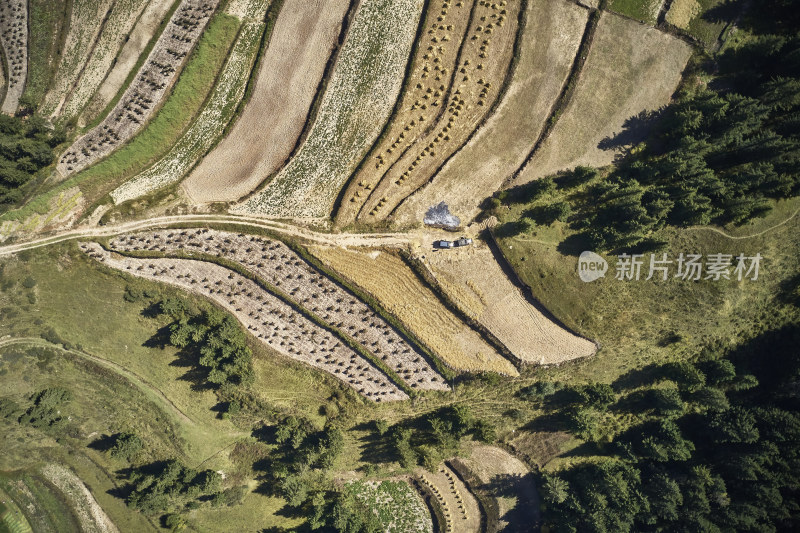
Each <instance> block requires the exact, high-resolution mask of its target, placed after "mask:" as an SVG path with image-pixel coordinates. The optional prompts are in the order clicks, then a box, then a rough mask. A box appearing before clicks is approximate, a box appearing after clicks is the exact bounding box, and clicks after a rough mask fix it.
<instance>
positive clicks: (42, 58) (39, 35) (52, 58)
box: [23, 0, 68, 102]
mask: <svg viewBox="0 0 800 533" xmlns="http://www.w3.org/2000/svg"><path fill="white" fill-rule="evenodd" d="M67 4H68V2H66V1H65V0H30V1H29V2H28V9H29V12H28V25H29V35H30V37H29V42H28V79H27V81H26V85H25V93H24V95H23V96H24V98H25V99H26V100H29V101H31V102H41V101H42V100H44V95H45V93H46V92H47V89H48V87H49V86H50V81H51V80H52V78H53V74H54V73H55V70H56V68H57V67H58V56H57V54H59V53H61V50H60V49H61V45H62V42H61V41H62V37H63V35H62V28H63V25H64V24H65V21H64V13H65V12H66V8H67Z"/></svg>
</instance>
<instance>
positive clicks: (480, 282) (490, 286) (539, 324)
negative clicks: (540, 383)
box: [426, 240, 597, 364]
mask: <svg viewBox="0 0 800 533" xmlns="http://www.w3.org/2000/svg"><path fill="white" fill-rule="evenodd" d="M426 260H427V264H428V266H429V267H430V269H431V271H432V272H433V274H434V276H435V277H436V278H437V280H438V281H439V283H440V286H441V288H442V289H443V290H444V291H445V292H446V293H447V294H448V295H449V296H450V298H452V299H453V300H454V301H455V302H457V303H458V305H459V306H460V307H461V308H462V310H463V311H464V312H465V313H467V314H468V315H470V316H471V317H472V318H474V319H476V320H478V321H479V322H480V323H481V324H483V325H484V326H485V327H486V328H487V329H488V330H489V331H491V332H492V333H493V334H494V335H495V336H496V337H497V338H498V339H499V340H500V342H502V343H503V344H504V345H505V346H506V347H507V348H508V349H509V350H510V351H511V353H513V354H514V355H515V356H516V357H518V358H519V359H520V360H521V361H524V362H526V363H536V364H555V363H561V362H564V361H568V360H570V359H577V358H580V357H587V356H590V355H593V354H594V353H595V351H596V350H597V348H596V347H595V345H594V344H593V343H592V342H590V341H588V340H586V339H583V338H581V337H578V336H576V335H573V334H572V333H570V332H568V331H567V330H565V329H563V328H562V327H560V326H559V325H557V324H555V323H554V322H552V321H551V320H550V319H548V318H547V317H546V316H544V315H543V314H542V313H541V312H540V311H539V310H538V309H536V308H535V307H534V306H532V305H531V304H529V303H528V301H527V300H526V299H525V296H524V295H523V294H522V293H521V291H520V289H518V288H517V287H516V286H514V284H513V283H512V282H511V280H509V279H508V277H507V276H506V275H505V273H504V272H503V269H502V268H501V267H500V265H499V264H498V263H497V261H496V260H495V258H494V256H493V255H492V252H491V250H490V249H489V247H488V246H487V245H486V244H485V243H483V242H481V241H477V240H476V241H475V243H474V244H473V245H472V246H470V247H467V248H461V249H454V250H442V251H437V252H433V253H428V254H426Z"/></svg>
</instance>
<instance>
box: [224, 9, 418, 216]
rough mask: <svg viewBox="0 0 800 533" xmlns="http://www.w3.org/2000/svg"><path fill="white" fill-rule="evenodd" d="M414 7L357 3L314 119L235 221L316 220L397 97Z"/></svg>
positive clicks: (326, 212) (414, 23) (411, 35)
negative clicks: (272, 218)
mask: <svg viewBox="0 0 800 533" xmlns="http://www.w3.org/2000/svg"><path fill="white" fill-rule="evenodd" d="M422 7H423V1H422V0H394V1H390V0H363V1H362V2H361V4H360V5H359V8H358V11H357V12H356V14H355V16H354V19H353V22H352V26H351V27H350V30H349V32H348V35H347V40H346V41H345V43H344V45H343V46H342V49H341V51H340V53H339V58H338V63H337V65H336V67H335V69H334V72H333V75H332V77H331V80H330V82H329V83H328V87H327V91H326V93H325V96H324V97H323V100H322V103H321V104H320V109H319V113H318V114H317V117H316V121H315V122H314V125H313V126H312V128H311V130H310V132H309V134H308V137H307V138H306V140H305V142H304V143H303V145H302V146H301V147H300V149H299V151H298V152H297V154H296V155H295V157H294V158H293V159H292V160H291V161H290V162H289V164H288V165H287V166H286V167H285V168H284V169H283V170H281V171H280V172H279V173H278V174H277V176H275V178H274V179H273V180H272V181H271V182H270V183H269V184H267V186H266V188H264V189H263V190H262V191H260V192H258V193H257V194H255V195H254V196H252V197H251V198H250V199H249V200H247V201H245V202H243V203H241V204H239V205H238V206H236V207H234V208H233V209H232V210H231V211H232V212H234V213H238V214H251V215H261V216H278V217H324V216H328V215H329V214H330V211H331V209H332V207H333V204H334V202H335V200H336V197H337V195H338V194H339V191H340V189H341V187H342V186H343V185H344V184H345V182H346V180H347V178H348V177H349V176H350V175H351V173H352V172H353V171H354V170H355V167H356V166H357V165H358V163H359V161H361V159H362V157H363V156H364V154H365V153H366V152H367V151H368V150H369V147H370V146H371V145H372V143H373V142H374V141H375V139H376V138H377V137H378V135H379V134H380V132H381V130H382V129H383V126H384V124H385V122H386V120H387V119H388V117H389V114H390V113H391V111H392V108H393V107H394V104H395V101H396V100H397V96H398V93H399V91H400V88H401V85H402V82H403V77H404V74H405V67H406V64H407V62H408V60H409V55H410V52H411V47H412V45H413V41H414V36H415V34H416V30H417V26H418V23H419V19H420V16H421V14H422Z"/></svg>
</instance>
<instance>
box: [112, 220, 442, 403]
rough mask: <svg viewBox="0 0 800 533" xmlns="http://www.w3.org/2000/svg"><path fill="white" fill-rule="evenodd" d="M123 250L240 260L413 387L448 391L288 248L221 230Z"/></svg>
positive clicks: (368, 313)
mask: <svg viewBox="0 0 800 533" xmlns="http://www.w3.org/2000/svg"><path fill="white" fill-rule="evenodd" d="M110 246H111V247H112V248H114V249H117V250H120V251H128V252H135V251H142V250H144V251H156V252H161V253H169V252H176V251H187V252H198V253H203V254H209V255H214V256H216V257H220V258H224V259H226V260H229V261H235V262H237V263H239V264H240V265H242V266H243V267H244V268H246V269H247V270H249V271H250V272H252V273H253V274H255V275H256V276H258V277H259V278H260V279H263V280H264V281H266V282H267V283H269V284H271V285H272V286H274V287H276V288H277V289H278V290H280V291H281V292H283V293H284V294H286V295H287V296H288V298H290V299H291V300H292V301H294V302H296V303H297V305H299V306H301V307H303V308H304V309H306V310H308V311H309V312H311V313H313V314H314V315H316V316H318V317H319V318H320V319H321V320H323V321H324V322H325V323H327V324H330V325H331V326H332V327H335V328H336V329H338V330H339V331H341V332H343V333H345V334H346V335H348V336H349V337H351V338H352V339H354V340H355V341H356V342H357V343H359V344H360V345H361V346H362V347H364V348H365V349H366V350H367V351H369V352H370V353H371V354H372V355H373V356H374V357H375V358H376V360H377V359H380V360H382V361H383V363H384V364H385V365H387V367H388V368H389V369H390V370H392V371H393V372H395V373H396V374H397V375H398V376H399V377H400V378H401V379H402V380H403V381H405V382H406V383H407V384H408V385H409V386H410V387H412V388H415V389H421V390H447V388H448V387H447V384H446V383H445V382H444V379H443V378H442V377H441V375H439V374H438V373H437V372H436V371H435V370H434V369H433V368H432V367H431V365H430V364H429V363H428V361H427V360H426V359H425V357H424V355H423V354H422V353H421V352H420V351H419V349H418V348H417V347H415V346H414V345H413V344H411V343H409V342H408V341H406V339H405V338H403V336H401V335H400V334H399V333H398V332H397V331H396V330H395V329H394V328H393V327H392V326H391V325H390V324H388V323H387V322H386V321H385V320H384V319H383V317H381V316H380V315H379V314H378V313H376V312H375V311H373V310H372V309H370V308H369V307H368V306H367V305H366V304H365V303H364V302H362V301H361V300H359V299H358V298H357V297H356V296H355V295H353V294H352V293H351V292H349V291H348V290H346V289H345V288H343V287H341V286H340V285H338V284H336V283H335V282H333V281H332V280H330V279H329V278H328V277H327V276H325V275H323V274H321V273H320V272H319V271H318V270H317V269H315V268H313V267H312V266H311V265H309V264H308V263H306V262H305V261H304V260H303V259H302V258H301V257H300V256H298V255H297V254H296V253H295V252H294V250H292V249H291V248H289V247H288V246H287V245H286V244H284V243H282V242H280V241H277V240H272V239H268V238H265V237H258V236H249V235H244V234H234V233H228V232H222V231H217V230H209V229H203V230H180V231H179V230H161V231H156V232H153V233H146V234H138V235H127V236H121V237H118V238H116V239H113V240H112V241H111V242H110Z"/></svg>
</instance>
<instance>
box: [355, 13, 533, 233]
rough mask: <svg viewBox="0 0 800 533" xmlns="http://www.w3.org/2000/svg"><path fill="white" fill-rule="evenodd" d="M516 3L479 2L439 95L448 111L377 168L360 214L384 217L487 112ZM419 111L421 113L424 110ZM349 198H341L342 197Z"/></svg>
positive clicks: (508, 45) (505, 62)
mask: <svg viewBox="0 0 800 533" xmlns="http://www.w3.org/2000/svg"><path fill="white" fill-rule="evenodd" d="M520 5H521V3H520V2H508V3H507V2H505V1H500V2H496V3H490V2H485V1H484V2H482V1H479V2H478V5H477V7H476V8H475V17H474V18H473V20H472V23H471V25H470V28H469V30H468V31H467V36H466V41H465V42H464V45H463V49H462V51H461V54H460V55H459V58H458V64H457V71H456V73H455V80H454V83H453V85H452V86H451V88H450V92H448V93H447V94H446V96H442V97H441V99H440V100H439V105H441V106H443V107H444V108H445V109H446V112H445V113H444V114H443V115H442V117H441V119H440V120H439V122H438V123H437V124H436V127H434V128H433V129H432V130H431V131H430V132H429V133H426V134H425V135H424V136H422V137H420V138H419V139H418V140H417V141H416V142H415V143H414V145H413V146H412V147H411V149H409V150H408V151H407V152H406V153H405V154H404V155H402V156H401V157H400V159H399V160H398V161H397V162H396V163H395V164H393V165H391V166H389V165H386V166H385V167H381V168H379V169H377V170H378V172H379V173H381V174H382V178H381V181H380V183H379V184H378V185H377V186H375V188H374V190H373V191H372V192H371V194H370V195H369V198H368V200H367V201H366V202H365V203H364V206H363V207H362V209H361V212H360V214H359V216H358V220H361V221H365V222H371V221H376V220H381V219H384V218H386V217H387V216H388V215H389V214H390V212H391V211H392V209H394V207H396V206H397V205H398V204H399V203H400V202H401V201H403V200H404V199H405V198H406V197H407V196H408V195H410V194H412V193H413V192H414V191H416V190H417V189H418V188H419V187H421V186H423V185H424V184H425V183H426V182H427V181H428V180H429V179H430V177H431V176H432V175H433V174H434V173H435V172H436V170H437V169H438V168H439V167H440V166H441V165H442V164H443V163H444V162H445V161H446V160H447V158H448V157H449V156H450V155H451V154H452V153H453V152H455V151H456V150H457V149H458V148H459V147H460V146H462V145H463V144H464V143H465V142H466V141H467V139H468V138H469V136H470V134H471V133H472V132H473V131H475V129H476V128H477V127H478V126H479V124H480V123H481V121H482V120H483V119H484V118H485V117H486V115H487V113H489V110H490V109H491V107H492V106H493V104H494V103H495V101H496V100H497V97H498V95H499V94H500V87H501V86H502V84H503V80H504V79H505V76H506V72H507V70H508V68H509V65H510V62H511V57H512V55H513V48H514V41H515V39H516V35H517V22H518V13H519V8H520ZM431 68H435V65H431ZM434 101H435V100H434ZM428 115H433V113H428ZM421 116H423V118H424V117H425V113H421ZM349 200H350V199H349V198H345V202H348V201H349Z"/></svg>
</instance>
